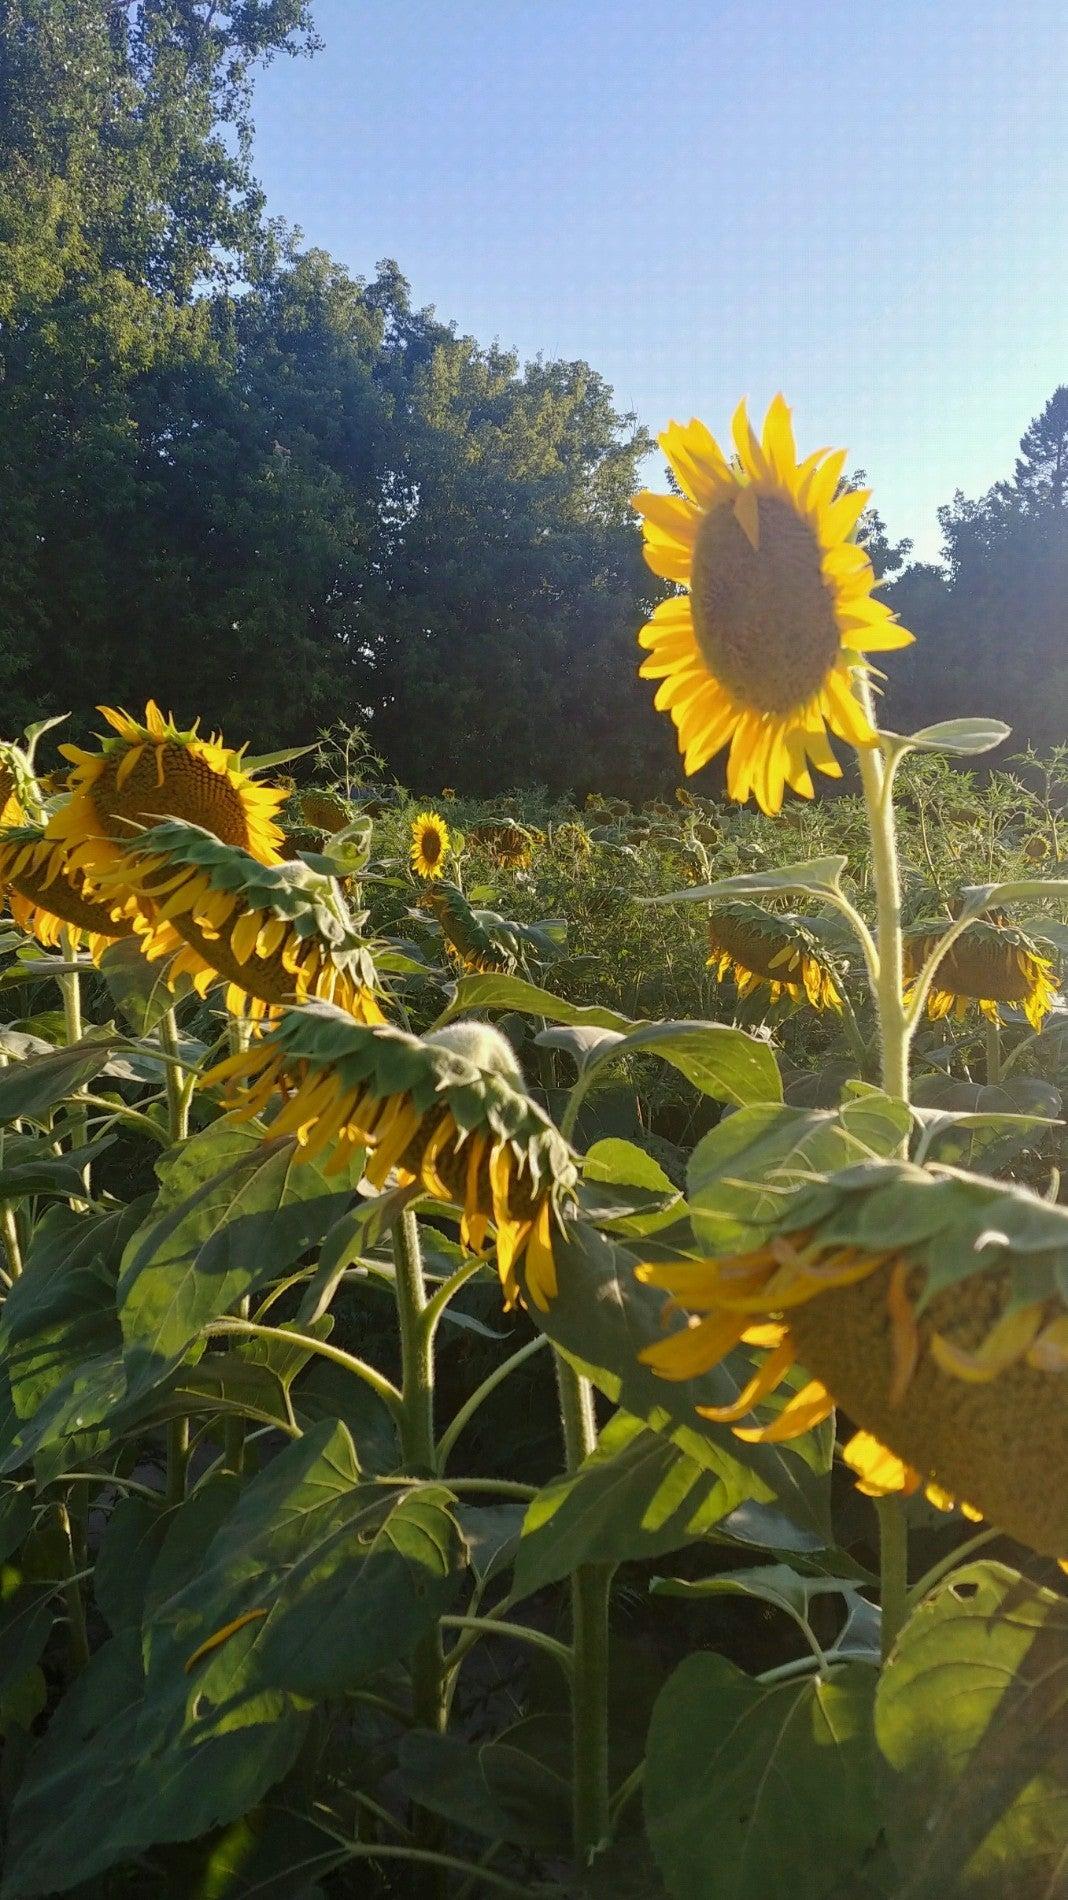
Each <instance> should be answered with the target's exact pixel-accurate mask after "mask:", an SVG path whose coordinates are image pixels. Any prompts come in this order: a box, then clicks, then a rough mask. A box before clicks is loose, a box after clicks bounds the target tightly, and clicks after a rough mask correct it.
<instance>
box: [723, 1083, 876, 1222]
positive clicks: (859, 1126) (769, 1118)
mask: <svg viewBox="0 0 1068 1900" xmlns="http://www.w3.org/2000/svg"><path fill="white" fill-rule="evenodd" d="M908 1128H909V1114H908V1110H907V1109H906V1107H905V1105H904V1103H899V1102H894V1101H892V1100H891V1099H890V1098H889V1096H885V1095H881V1094H879V1093H878V1092H875V1093H874V1094H873V1095H871V1096H868V1095H863V1096H860V1097H858V1098H857V1099H856V1100H855V1101H851V1102H847V1103H845V1104H844V1105H843V1106H842V1108H840V1109H818V1108H787V1107H782V1106H780V1105H779V1104H777V1103H774V1104H754V1105H752V1106H750V1107H748V1108H743V1109H740V1110H739V1111H738V1113H737V1114H735V1115H728V1116H727V1117H726V1119H725V1120H723V1121H721V1122H720V1123H719V1124H718V1126H717V1127H715V1128H713V1129H712V1130H711V1131H710V1133H709V1134H707V1135H705V1136H704V1137H703V1139H702V1140H701V1141H699V1142H698V1144H697V1147H696V1148H695V1149H694V1151H693V1154H692V1155H691V1157H690V1166H689V1171H688V1177H687V1186H688V1194H687V1200H688V1205H689V1210H690V1219H691V1222H692V1224H693V1230H694V1233H695V1234H696V1235H697V1238H698V1240H699V1241H700V1242H701V1244H702V1245H703V1246H706V1247H707V1248H708V1249H709V1251H710V1252H711V1253H744V1252H746V1251H747V1250H748V1249H750V1248H752V1247H757V1246H759V1245H760V1244H761V1242H762V1241H763V1240H764V1239H765V1237H766V1236H767V1234H768V1233H770V1231H771V1230H772V1228H773V1227H774V1225H775V1223H776V1222H777V1220H778V1219H779V1218H780V1216H781V1214H782V1212H783V1209H784V1206H785V1205H786V1203H787V1200H788V1198H789V1196H790V1195H791V1194H792V1193H793V1192H795V1191H796V1189H797V1187H798V1185H799V1184H800V1183H801V1182H803V1181H806V1180H809V1179H811V1178H812V1177H813V1176H814V1175H819V1174H829V1173H834V1172H835V1170H836V1169H838V1168H844V1167H847V1166H848V1165H849V1164H850V1163H851V1162H856V1161H861V1160H864V1159H866V1158H868V1157H870V1156H872V1155H886V1154H890V1153H892V1152H893V1151H894V1149H895V1148H896V1147H897V1146H898V1145H899V1143H900V1142H901V1140H902V1138H903V1136H904V1135H905V1134H907V1132H908Z"/></svg>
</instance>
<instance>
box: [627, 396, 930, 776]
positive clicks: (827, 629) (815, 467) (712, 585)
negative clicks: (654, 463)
mask: <svg viewBox="0 0 1068 1900" xmlns="http://www.w3.org/2000/svg"><path fill="white" fill-rule="evenodd" d="M733 433H734V445H735V451H736V454H735V458H734V460H733V461H731V460H729V459H728V458H727V457H726V456H725V455H724V454H723V453H722V451H721V450H720V448H719V446H718V444H717V443H716V442H715V440H714V439H713V437H712V436H711V435H710V434H709V432H708V430H707V429H706V428H705V426H704V424H703V423H701V422H696V421H694V422H690V423H689V424H688V425H686V426H685V427H683V426H682V425H681V424H679V423H677V422H673V423H671V424H670V425H669V427H668V428H667V430H666V431H665V433H664V434H663V435H662V436H661V437H660V443H661V447H662V448H663V450H664V453H665V455H666V457H667V459H668V462H669V463H670V465H671V468H672V470H673V472H674V475H675V478H676V480H677V481H678V484H679V487H680V488H681V489H682V494H681V495H654V494H651V493H649V492H648V491H645V492H643V493H642V494H640V495H637V496H636V497H635V500H634V506H635V508H636V509H637V510H638V512H639V513H640V514H641V515H642V516H643V517H644V520H643V524H642V525H643V529H644V534H645V558H646V561H647V562H648V564H649V566H650V567H651V568H652V570H653V572H654V574H659V575H660V576H661V577H662V578H663V579H664V580H669V581H675V582H678V583H679V584H680V585H682V586H684V587H685V588H686V590H687V591H686V592H685V593H684V594H677V595H675V596H673V597H672V598H671V599H670V600H665V601H661V603H660V605H659V607H657V608H656V609H655V611H654V613H653V616H652V618H651V620H650V621H649V622H648V623H647V625H646V626H645V627H643V628H642V631H641V633H640V635H639V640H640V642H641V644H642V646H644V647H647V648H648V649H649V658H648V659H647V660H645V661H644V662H643V664H642V667H641V673H642V676H643V677H644V678H645V679H659V680H660V681H662V684H661V686H660V687H659V688H658V690H657V694H656V705H657V706H658V707H659V708H660V709H661V710H664V709H666V710H668V711H670V713H671V717H672V719H673V720H674V722H675V726H676V728H677V731H678V739H679V750H680V752H681V753H682V755H683V762H684V765H685V769H686V771H687V772H698V771H700V769H701V767H702V766H703V765H707V763H708V761H709V759H711V758H712V757H713V755H714V754H715V753H716V752H718V751H719V750H720V749H721V747H723V746H725V745H726V744H727V743H728V741H729V742H730V748H731V749H730V756H729V758H728V761H727V790H728V792H729V794H730V796H731V797H732V798H736V799H739V800H741V801H743V802H744V800H745V799H747V798H748V797H749V794H750V793H752V794H753V795H754V796H755V798H756V799H757V801H758V803H759V804H760V805H761V806H762V807H763V809H764V811H766V812H777V811H778V810H779V809H780V808H781V806H782V800H783V790H784V787H785V786H787V785H790V786H792V787H793V789H794V791H795V792H800V793H802V794H803V796H804V797H806V798H811V796H812V778H811V774H810V772H809V765H810V764H812V765H814V766H816V767H817V769H818V770H819V771H821V772H825V773H827V774H829V775H830V776H831V777H832V778H839V777H841V767H840V766H839V764H838V762H837V760H836V758H835V756H834V753H833V752H832V750H831V746H830V742H829V739H828V736H827V735H828V731H830V732H831V733H833V734H835V735H836V737H838V738H840V739H845V740H846V741H848V743H849V744H850V745H853V746H870V745H873V744H874V743H875V734H874V732H873V730H872V728H871V725H870V724H869V721H868V719H867V717H866V715H865V713H864V711H863V709H862V707H861V705H860V702H859V700H858V699H857V698H856V695H855V694H854V692H853V674H854V672H855V671H856V670H857V669H858V668H859V667H861V665H862V661H861V657H860V656H861V654H862V653H865V652H884V651H885V650H886V649H888V648H891V647H900V646H906V645H907V644H908V643H909V641H910V640H911V639H912V635H911V634H909V633H906V632H905V630H904V628H903V627H900V626H898V625H897V623H896V621H895V620H894V617H893V614H892V613H891V611H890V609H889V608H888V607H886V606H884V605H883V603H882V602H881V601H877V600H875V599H874V598H873V596H872V589H873V588H874V586H875V573H874V570H873V568H872V564H871V561H870V560H869V558H868V555H867V554H866V553H865V551H864V549H863V548H861V547H858V546H857V545H856V543H855V541H853V540H852V539H851V537H852V535H853V533H854V530H855V529H856V526H857V523H858V521H859V520H860V517H861V515H862V514H863V512H864V509H865V507H866V506H867V503H868V501H869V499H870V497H869V494H868V492H867V491H866V490H857V491H851V490H846V491H845V492H844V493H842V492H840V489H841V480H842V471H843V469H844V467H845V460H846V456H845V450H844V449H843V450H840V451H838V452H837V453H835V454H833V455H832V454H831V453H830V452H829V451H828V450H826V449H817V450H816V452H815V454H813V455H810V456H809V457H808V458H807V460H806V461H804V462H798V460H797V452H796V450H795V448H794V437H793V429H792V426H791V422H790V411H789V409H788V408H787V406H786V403H785V402H784V400H783V398H782V397H781V396H776V397H775V399H774V401H773V402H772V404H771V407H770V409H769V410H768V414H767V419H766V421H765V423H764V431H763V436H762V438H761V439H760V440H759V441H758V440H757V437H756V435H755V434H754V432H753V429H752V427H751V425H750V423H749V419H748V416H747V414H746V407H745V403H744V402H743V403H741V404H739V407H738V410H737V413H736V414H735V417H734V424H733Z"/></svg>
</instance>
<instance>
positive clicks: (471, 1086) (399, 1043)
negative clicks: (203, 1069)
mask: <svg viewBox="0 0 1068 1900" xmlns="http://www.w3.org/2000/svg"><path fill="white" fill-rule="evenodd" d="M204 1083H205V1085H210V1084H213V1083H222V1084H224V1086H225V1089H226V1094H227V1099H228V1102H229V1105H230V1107H231V1109H232V1112H233V1114H234V1115H235V1117H236V1118H237V1119H238V1120H246V1121H247V1120H250V1119H251V1118H253V1117H254V1116H256V1115H258V1114H259V1113H260V1112H261V1111H262V1110H263V1109H265V1108H266V1107H267V1106H268V1104H269V1103H270V1101H271V1099H272V1097H273V1096H274V1095H275V1093H276V1091H281V1093H282V1094H283V1095H284V1097H285V1102H284V1106H283V1107H282V1109H281V1111H280V1112H279V1114H278V1115H277V1116H276V1117H275V1118H274V1120H273V1121H272V1122H271V1125H270V1132H271V1136H272V1137H274V1136H278V1135H295V1136H296V1138H297V1142H298V1144H299V1153H300V1155H301V1156H302V1157H303V1158H304V1159H310V1158H312V1157H315V1156H318V1155H321V1154H323V1153H324V1151H326V1150H327V1149H331V1148H332V1149H333V1154H332V1156H331V1158H330V1160H329V1161H328V1163H327V1166H326V1172H327V1173H330V1172H332V1171H336V1170H338V1169H340V1168H342V1167H344V1166H345V1164H346V1163H347V1161H348V1160H349V1158H350V1156H351V1155H352V1154H353V1151H354V1150H356V1149H359V1148H366V1149H368V1150H369V1151H370V1159H369V1161H368V1164H367V1178H368V1180H369V1181H370V1182H371V1185H372V1186H373V1187H377V1188H381V1187H382V1186H383V1185H384V1184H385V1181H386V1178H387V1176H388V1175H389V1173H390V1172H391V1170H393V1169H395V1170H396V1172H397V1176H398V1178H399V1180H400V1181H401V1182H402V1183H407V1184H410V1185H412V1186H413V1187H414V1186H416V1185H418V1186H419V1187H420V1188H421V1189H423V1190H424V1191H425V1192H426V1193H428V1194H433V1195H435V1196H437V1197H438V1198H439V1199H441V1200H443V1201H450V1202H452V1203H454V1204H455V1205H456V1206H458V1207H459V1208H460V1209H461V1210H462V1213H461V1219H460V1235H461V1239H462V1240H463V1242H464V1244H465V1246H468V1247H471V1248H473V1249H474V1250H476V1251H478V1250H480V1249H481V1248H482V1247H483V1245H484V1244H485V1241H486V1237H487V1234H488V1232H489V1228H490V1225H491V1224H492V1225H493V1227H494V1228H495V1229H496V1240H497V1264H498V1270H499V1272H500V1277H501V1284H502V1286H503V1289H504V1295H505V1301H506V1304H507V1305H509V1306H512V1305H514V1304H515V1302H516V1301H517V1300H519V1299H521V1298H522V1297H523V1296H524V1294H526V1295H529V1297H530V1299H531V1300H533V1302H534V1304H535V1306H537V1307H538V1308H539V1309H540V1310H542V1311H544V1310H545V1308H546V1307H547V1306H548V1304H549V1301H550V1300H551V1299H552V1297H553V1296H554V1294H555V1292H556V1266H555V1261H554V1258H553V1231H554V1227H555V1226H556V1223H557V1221H558V1220H559V1218H560V1210H561V1207H562V1204H563V1202H564V1200H565V1198H566V1197H567V1196H568V1195H569V1194H570V1193H571V1191H572V1190H573V1188H574V1185H575V1181H576V1173H575V1167H574V1163H573V1161H572V1158H571V1153H570V1150H569V1148H568V1146H567V1143H566V1142H565V1141H564V1139H563V1137H562V1136H561V1135H560V1134H559V1133H558V1131H557V1129H556V1128H555V1127H554V1125H553V1123H552V1122H551V1121H549V1120H548V1118H547V1116H546V1115H545V1114H544V1113H543V1112H542V1110H541V1109H540V1108H538V1106H537V1104H536V1103H535V1102H533V1101H532V1100H531V1099H530V1097H529V1095H528V1094H527V1092H526V1089H525V1087H524V1083H523V1076H522V1072H521V1071H520V1069H519V1066H518V1064H517V1062H516V1060H515V1056H514V1055H513V1053H512V1051H511V1049H510V1047H509V1045H508V1043H507V1042H506V1041H505V1039H504V1037H503V1036H501V1035H500V1034H499V1033H498V1031H497V1030H495V1029H492V1028H490V1027H488V1025H487V1024H485V1023H453V1024H451V1025H450V1026H449V1027H448V1028H447V1029H441V1030H437V1031H435V1033H434V1034H432V1035H429V1036H424V1037H422V1038H419V1037H417V1036H410V1035H408V1034H407V1033H406V1032H405V1031H403V1030H400V1029H394V1028H392V1027H390V1026H388V1025H379V1026H376V1027H371V1028H366V1027H364V1026H363V1025H360V1024H356V1023H354V1022H353V1021H352V1020H351V1018H349V1017H346V1016H343V1015H342V1014H341V1012H340V1011H339V1010H337V1009H333V1008H331V1007H330V1006H329V1005H328V1004H325V1003H309V1004H308V1005H307V1006H306V1007H305V1008H304V1009H299V1010H291V1011H288V1012H287V1014H286V1015H285V1016H283V1018H282V1020H281V1022H280V1023H279V1024H278V1026H277V1028H275V1029H274V1030H272V1031H271V1032H270V1034H268V1035H266V1036H264V1037H263V1038H262V1039H261V1040H260V1041H258V1042H257V1043H255V1044H254V1045H253V1047H252V1048H251V1049H249V1050H248V1051H247V1052H245V1053H243V1054H241V1055H238V1056H233V1057H231V1058H230V1059H229V1060H228V1061H226V1062H223V1063H221V1064H220V1065H219V1066H218V1068H216V1069H213V1070H212V1071H211V1072H210V1074H208V1075H207V1076H205V1078H204ZM520 1263H522V1278H520V1273H519V1268H520Z"/></svg>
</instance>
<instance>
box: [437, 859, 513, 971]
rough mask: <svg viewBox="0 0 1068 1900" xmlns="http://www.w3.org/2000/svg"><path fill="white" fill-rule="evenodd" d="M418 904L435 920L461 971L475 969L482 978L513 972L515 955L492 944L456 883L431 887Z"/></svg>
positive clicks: (492, 941) (481, 923)
mask: <svg viewBox="0 0 1068 1900" xmlns="http://www.w3.org/2000/svg"><path fill="white" fill-rule="evenodd" d="M419 901H420V905H421V907H422V908H423V909H424V910H428V911H429V912H430V914H431V916H432V917H434V918H435V919H436V921H437V923H438V924H439V926H440V928H441V934H442V936H443V937H444V939H445V941H446V943H447V944H448V946H449V949H450V950H451V951H452V953H453V956H454V957H455V958H456V961H457V962H458V964H459V965H460V968H461V969H462V970H477V971H479V972H481V974H483V975H487V974H489V973H490V972H497V973H500V972H501V971H505V972H507V971H509V970H514V968H515V958H514V956H511V955H509V953H508V951H507V950H506V949H505V948H504V947H503V945H501V944H498V943H495V942H494V940H493V938H492V937H491V936H490V934H489V931H488V930H487V929H486V926H485V924H484V923H483V922H482V919H481V917H480V915H479V913H478V912H477V911H476V910H472V908H471V905H470V904H469V903H468V901H467V899H466V897H465V896H464V894H463V892H462V891H461V890H459V889H458V888H457V886H456V885H455V884H446V883H445V882H444V881H443V882H442V883H440V884H434V885H432V886H431V888H430V890H428V891H427V892H426V893H425V894H424V895H423V897H421V898H420V900H419Z"/></svg>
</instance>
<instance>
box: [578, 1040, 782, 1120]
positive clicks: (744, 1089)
mask: <svg viewBox="0 0 1068 1900" xmlns="http://www.w3.org/2000/svg"><path fill="white" fill-rule="evenodd" d="M629 1055H650V1056H659V1057H660V1058H661V1060H662V1061H664V1062H670V1064H671V1066H672V1068H673V1069H678V1071H679V1073H680V1074H681V1075H684V1076H685V1077H686V1080H687V1081H688V1082H692V1083H693V1085H694V1087H695V1088H697V1089H700V1091H701V1093H702V1095H712V1096H714V1097H715V1099H716V1101H717V1102H730V1103H731V1104H732V1105H735V1106H740V1105H741V1104H743V1103H745V1102H781V1101H782V1077H781V1076H780V1074H779V1065H778V1063H777V1062H776V1060H775V1056H774V1054H773V1052H772V1048H771V1045H770V1043H767V1042H762V1041H760V1040H759V1038H758V1037H756V1036H750V1035H749V1034H748V1033H747V1031H746V1030H744V1029H734V1028H732V1027H731V1026H730V1025H729V1024H727V1023H703V1022H666V1023H643V1024H642V1025H641V1027H640V1028H637V1029H632V1030H631V1031H630V1032H629V1033H628V1034H627V1035H625V1036H623V1037H622V1038H621V1039H620V1040H619V1041H618V1042H617V1041H615V1040H614V1039H613V1041H612V1042H611V1043H610V1044H608V1045H607V1046H604V1045H602V1046H601V1047H599V1048H597V1049H596V1050H595V1051H594V1052H593V1054H592V1055H591V1056H590V1058H589V1060H588V1061H587V1063H586V1068H587V1070H591V1069H600V1068H603V1067H605V1066H606V1065H607V1064H608V1063H609V1062H617V1061H618V1060H619V1059H620V1057H622V1056H629Z"/></svg>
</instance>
